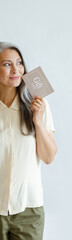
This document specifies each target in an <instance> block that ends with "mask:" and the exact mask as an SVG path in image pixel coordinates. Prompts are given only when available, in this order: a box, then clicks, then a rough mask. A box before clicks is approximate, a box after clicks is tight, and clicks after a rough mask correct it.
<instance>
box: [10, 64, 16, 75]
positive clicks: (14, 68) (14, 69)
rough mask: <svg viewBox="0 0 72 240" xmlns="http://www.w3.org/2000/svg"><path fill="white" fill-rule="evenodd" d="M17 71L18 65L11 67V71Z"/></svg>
mask: <svg viewBox="0 0 72 240" xmlns="http://www.w3.org/2000/svg"><path fill="white" fill-rule="evenodd" d="M16 71H17V67H16V65H13V66H12V68H11V72H12V73H16Z"/></svg>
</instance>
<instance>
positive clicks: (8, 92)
mask: <svg viewBox="0 0 72 240" xmlns="http://www.w3.org/2000/svg"><path fill="white" fill-rule="evenodd" d="M16 94H17V89H16V88H9V87H4V88H3V87H2V86H1V84H0V101H2V102H3V103H4V104H5V105H6V106H7V107H9V106H10V105H11V103H12V101H13V100H14V98H15V96H16Z"/></svg>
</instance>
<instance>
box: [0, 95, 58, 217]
mask: <svg viewBox="0 0 72 240" xmlns="http://www.w3.org/2000/svg"><path fill="white" fill-rule="evenodd" d="M45 103H46V109H45V112H44V114H43V123H44V125H45V128H46V129H47V131H48V132H50V131H55V128H54V123H53V118H52V113H51V110H50V106H49V103H48V101H47V100H46V99H45ZM19 104H20V103H19V97H18V93H17V95H16V97H15V99H14V100H13V102H12V104H11V105H10V107H7V106H6V105H5V104H4V103H3V102H2V101H0V215H5V216H7V215H8V211H9V213H10V214H16V213H19V212H22V211H24V210H25V208H26V207H31V208H32V207H40V206H43V187H42V182H41V159H39V158H38V156H37V153H36V139H35V136H33V135H29V136H24V135H22V133H21V132H20V112H19V106H20V105H19ZM24 131H25V132H27V129H26V126H25V124H24Z"/></svg>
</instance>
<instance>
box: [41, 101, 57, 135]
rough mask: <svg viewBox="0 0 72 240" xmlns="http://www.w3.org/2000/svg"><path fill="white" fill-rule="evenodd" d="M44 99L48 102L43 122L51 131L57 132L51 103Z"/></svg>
mask: <svg viewBox="0 0 72 240" xmlns="http://www.w3.org/2000/svg"><path fill="white" fill-rule="evenodd" d="M44 101H45V104H46V108H45V112H44V114H43V119H42V120H43V123H44V126H45V128H46V130H47V131H48V132H49V133H50V132H51V131H53V132H55V127H54V122H53V117H52V112H51V109H50V106H49V103H48V101H47V100H46V99H44Z"/></svg>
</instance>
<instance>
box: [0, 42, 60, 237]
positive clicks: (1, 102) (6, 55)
mask: <svg viewBox="0 0 72 240" xmlns="http://www.w3.org/2000/svg"><path fill="white" fill-rule="evenodd" d="M25 73H26V66H25V63H24V59H23V56H22V53H21V51H20V50H19V49H18V47H17V46H15V45H13V44H10V43H5V42H0V239H1V240H8V239H10V240H18V239H19V240H21V239H23V240H25V239H26V240H42V239H43V230H44V216H45V215H44V206H43V189H42V183H41V160H42V161H43V162H44V163H45V164H49V163H51V162H52V161H53V160H54V157H55V154H56V152H57V145H56V142H55V139H54V133H53V132H54V131H55V128H54V124H53V119H52V114H51V110H50V107H49V104H48V102H47V100H45V99H43V98H42V97H39V96H35V97H34V99H33V98H32V96H31V94H30V92H29V90H28V88H27V87H26V85H25V83H24V81H23V80H22V76H23V74H25Z"/></svg>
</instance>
